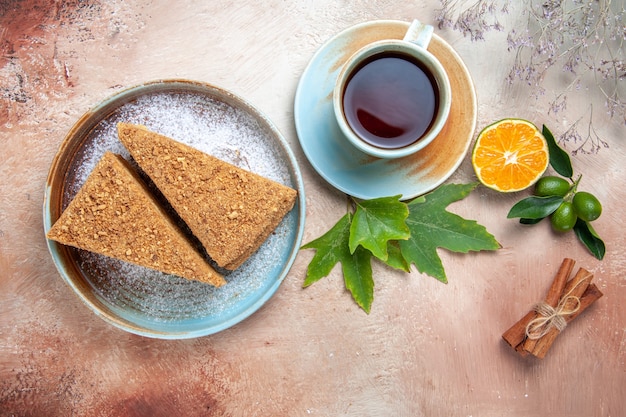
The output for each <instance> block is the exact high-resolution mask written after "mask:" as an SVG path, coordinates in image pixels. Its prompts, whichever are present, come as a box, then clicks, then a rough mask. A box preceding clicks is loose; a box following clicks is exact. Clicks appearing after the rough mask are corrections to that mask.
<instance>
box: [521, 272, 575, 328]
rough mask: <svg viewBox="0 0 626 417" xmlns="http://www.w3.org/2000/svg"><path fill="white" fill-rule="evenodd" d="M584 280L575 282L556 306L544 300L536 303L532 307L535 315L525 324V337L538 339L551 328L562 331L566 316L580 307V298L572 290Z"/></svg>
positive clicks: (565, 323) (565, 324)
mask: <svg viewBox="0 0 626 417" xmlns="http://www.w3.org/2000/svg"><path fill="white" fill-rule="evenodd" d="M585 278H586V277H585ZM584 281H585V279H581V280H580V281H579V282H578V283H576V285H575V286H574V287H572V289H570V290H569V292H568V293H567V294H565V295H564V296H563V297H561V299H560V300H559V303H558V304H557V305H556V307H552V306H551V305H550V304H548V303H545V302H540V303H537V304H536V305H535V307H534V308H533V310H534V311H535V312H536V313H537V317H535V318H534V319H532V320H531V321H530V322H529V323H528V324H527V325H526V337H528V338H529V339H533V340H536V339H539V338H541V337H543V336H545V335H546V334H548V333H549V332H550V330H552V328H555V329H557V330H558V331H559V332H562V331H563V330H564V329H565V327H566V326H567V320H566V318H567V316H569V315H571V314H574V313H576V312H577V311H578V309H580V298H578V297H576V296H574V295H572V292H573V291H574V289H576V287H578V286H579V285H581V284H582V283H583V282H584ZM570 304H573V306H572V307H570V306H569V305H570Z"/></svg>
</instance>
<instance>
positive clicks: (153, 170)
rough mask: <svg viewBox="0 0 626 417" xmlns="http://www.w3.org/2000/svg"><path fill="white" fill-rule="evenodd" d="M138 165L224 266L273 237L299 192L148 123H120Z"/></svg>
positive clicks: (234, 263) (239, 260)
mask: <svg viewBox="0 0 626 417" xmlns="http://www.w3.org/2000/svg"><path fill="white" fill-rule="evenodd" d="M118 136H119V138H120V140H121V141H122V143H123V144H124V146H126V148H127V149H128V150H129V152H130V154H131V155H132V157H133V158H134V160H135V161H136V162H137V164H138V165H139V167H140V168H141V169H142V170H143V171H144V172H145V173H146V174H147V175H148V176H149V177H150V179H152V181H153V182H154V184H155V185H156V186H157V188H158V189H159V190H160V191H161V193H163V195H164V196H165V198H166V199H167V200H168V201H169V203H170V204H171V205H172V207H173V208H174V210H175V211H176V212H177V213H178V215H179V216H180V217H181V218H182V219H183V220H184V221H185V223H186V224H187V226H188V227H189V229H191V232H192V233H193V234H194V235H195V236H196V237H197V238H198V240H200V242H201V243H202V244H203V245H204V248H205V249H206V251H207V253H208V254H209V256H211V258H213V260H214V261H215V262H217V264H218V265H219V266H221V267H223V268H226V269H230V270H234V269H236V268H237V267H238V266H240V265H241V264H242V263H243V262H244V261H245V260H246V259H248V258H249V257H250V255H252V254H253V253H254V252H255V251H256V250H257V249H258V248H259V247H260V246H261V244H263V242H264V241H265V240H266V239H267V238H268V237H269V235H270V233H272V232H273V231H274V230H275V229H276V227H277V226H278V224H279V223H280V222H281V220H282V219H283V217H284V216H285V215H286V214H287V213H288V212H289V211H290V210H291V209H292V207H293V206H294V204H295V201H296V196H297V192H296V190H294V189H292V188H291V187H288V186H285V185H283V184H280V183H278V182H275V181H273V180H270V179H268V178H265V177H263V176H260V175H257V174H254V173H252V172H250V171H247V170H245V169H242V168H239V167H237V166H235V165H232V164H229V163H227V162H225V161H222V160H220V159H218V158H215V157H213V156H211V155H208V154H206V153H204V152H202V151H200V150H197V149H195V148H193V147H191V146H188V145H185V144H183V143H180V142H178V141H175V140H174V139H171V138H169V137H167V136H163V135H160V134H158V133H155V132H152V131H150V130H148V129H147V128H145V127H144V126H137V125H131V124H126V123H118Z"/></svg>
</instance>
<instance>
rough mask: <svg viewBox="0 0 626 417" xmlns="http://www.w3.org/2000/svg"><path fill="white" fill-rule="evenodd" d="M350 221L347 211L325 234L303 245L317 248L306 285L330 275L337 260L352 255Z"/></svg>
mask: <svg viewBox="0 0 626 417" xmlns="http://www.w3.org/2000/svg"><path fill="white" fill-rule="evenodd" d="M350 222H351V219H350V214H349V213H347V214H346V215H345V216H343V217H342V218H341V219H340V220H339V221H338V222H337V224H335V225H334V226H333V227H332V228H331V229H330V230H329V231H328V232H326V233H325V234H324V235H322V236H320V237H318V238H317V239H315V240H313V241H311V242H309V243H307V244H306V245H304V246H302V249H317V251H316V252H315V255H314V256H313V259H311V262H310V263H309V266H308V268H307V273H306V279H305V280H304V286H305V287H308V286H309V285H311V284H313V283H314V282H316V281H319V280H320V279H321V278H324V277H325V276H328V274H330V271H331V270H332V269H333V268H334V267H335V265H336V264H337V262H341V261H342V260H344V259H348V258H350V257H351V256H352V254H351V253H350V248H349V246H348V239H349V238H350Z"/></svg>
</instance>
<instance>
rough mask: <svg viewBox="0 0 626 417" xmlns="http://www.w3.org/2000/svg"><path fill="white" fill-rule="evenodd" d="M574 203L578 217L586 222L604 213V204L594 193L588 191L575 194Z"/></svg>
mask: <svg viewBox="0 0 626 417" xmlns="http://www.w3.org/2000/svg"><path fill="white" fill-rule="evenodd" d="M572 205H573V206H574V210H575V211H576V214H577V215H578V217H580V218H581V219H583V220H584V221H586V222H592V221H594V220H595V219H597V218H598V217H600V214H602V204H600V202H599V201H598V199H597V198H596V197H595V196H594V195H593V194H591V193H588V192H586V191H579V192H577V193H576V194H574V198H573V199H572Z"/></svg>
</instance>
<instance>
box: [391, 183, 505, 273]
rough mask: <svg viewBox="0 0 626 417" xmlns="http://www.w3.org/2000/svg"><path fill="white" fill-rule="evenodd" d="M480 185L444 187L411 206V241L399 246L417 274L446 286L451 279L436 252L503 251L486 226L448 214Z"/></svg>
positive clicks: (413, 202)
mask: <svg viewBox="0 0 626 417" xmlns="http://www.w3.org/2000/svg"><path fill="white" fill-rule="evenodd" d="M477 185H478V184H477V183H471V184H447V185H442V186H440V187H438V188H437V189H435V190H434V191H432V192H431V193H429V194H427V195H425V196H424V198H423V199H416V200H414V201H412V202H410V203H409V204H408V206H409V217H408V218H407V225H408V226H409V229H410V230H411V237H410V238H409V239H408V240H405V241H400V242H399V245H400V249H401V251H402V255H403V256H404V258H405V259H406V261H407V262H408V263H409V264H411V263H413V264H415V266H416V268H417V270H418V271H420V272H422V273H425V274H427V275H430V276H432V277H434V278H436V279H438V280H439V281H441V282H444V283H445V282H447V281H448V279H447V277H446V273H445V270H444V268H443V264H442V262H441V258H439V255H438V254H437V248H444V249H447V250H450V251H453V252H462V253H467V252H469V251H481V250H496V249H498V248H500V244H499V243H498V241H497V240H496V239H495V238H494V236H493V235H491V234H490V233H489V232H487V229H486V228H485V227H484V226H482V225H480V224H478V223H477V222H476V221H474V220H467V219H464V218H462V217H460V216H458V215H456V214H453V213H450V212H449V211H447V210H446V208H447V206H448V205H450V204H451V203H453V202H455V201H459V200H462V199H463V198H465V197H467V195H468V194H469V193H470V192H471V191H472V190H473V189H474V188H476V186H477Z"/></svg>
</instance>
